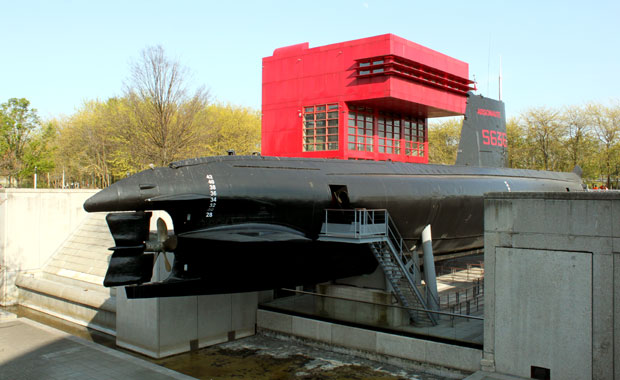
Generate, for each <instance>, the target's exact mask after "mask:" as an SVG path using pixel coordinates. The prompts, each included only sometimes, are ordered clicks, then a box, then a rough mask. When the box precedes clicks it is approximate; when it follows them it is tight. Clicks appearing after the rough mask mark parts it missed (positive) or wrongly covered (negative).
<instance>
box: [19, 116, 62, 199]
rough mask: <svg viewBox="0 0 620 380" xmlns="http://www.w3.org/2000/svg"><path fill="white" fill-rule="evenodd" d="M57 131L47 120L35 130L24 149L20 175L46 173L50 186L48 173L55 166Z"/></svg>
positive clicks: (53, 124) (48, 185)
mask: <svg viewBox="0 0 620 380" xmlns="http://www.w3.org/2000/svg"><path fill="white" fill-rule="evenodd" d="M57 132H58V129H57V126H56V124H55V123H53V122H47V123H45V125H43V126H42V127H41V128H40V129H38V130H37V131H35V133H34V134H33V135H32V138H31V139H30V141H29V142H28V145H27V146H26V148H25V150H24V156H23V169H22V171H21V175H22V177H26V176H27V177H30V176H32V175H33V174H35V173H37V174H39V175H42V174H47V178H48V181H47V187H50V181H49V174H50V172H52V171H53V170H54V167H55V163H54V156H55V152H56V147H55V146H54V144H55V140H56V137H57ZM39 178H40V177H39Z"/></svg>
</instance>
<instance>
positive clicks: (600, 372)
mask: <svg viewBox="0 0 620 380" xmlns="http://www.w3.org/2000/svg"><path fill="white" fill-rule="evenodd" d="M484 225H485V326H484V356H483V360H482V362H481V364H482V367H483V369H484V370H486V371H488V372H496V373H499V374H505V375H512V376H519V377H523V378H529V377H530V376H536V378H551V379H580V380H583V379H620V288H618V286H617V284H620V193H611V192H608V193H605V192H596V193H572V192H571V193H569V192H567V193H501V194H500V193H497V194H487V195H486V197H485V221H484ZM616 328H618V331H619V333H618V334H615V329H616Z"/></svg>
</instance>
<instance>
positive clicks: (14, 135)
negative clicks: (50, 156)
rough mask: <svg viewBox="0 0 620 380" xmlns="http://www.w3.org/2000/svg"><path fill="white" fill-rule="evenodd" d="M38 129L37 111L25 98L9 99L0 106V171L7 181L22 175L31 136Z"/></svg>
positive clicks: (18, 178)
mask: <svg viewBox="0 0 620 380" xmlns="http://www.w3.org/2000/svg"><path fill="white" fill-rule="evenodd" d="M39 127H40V121H39V116H38V115H37V110H36V109H34V108H31V107H30V102H29V101H28V100H27V99H25V98H21V99H18V98H11V99H9V100H8V102H6V103H2V104H1V105H0V170H2V173H3V174H4V175H6V176H7V177H8V179H9V186H10V185H11V182H12V179H13V178H14V179H15V180H16V181H17V185H18V186H19V181H20V179H21V178H22V176H23V175H24V172H23V170H24V169H25V163H24V155H25V154H26V151H27V150H26V148H27V146H28V143H29V142H30V139H31V138H32V135H33V134H34V133H35V132H36V131H37V129H38V128H39Z"/></svg>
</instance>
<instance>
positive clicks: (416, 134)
mask: <svg viewBox="0 0 620 380" xmlns="http://www.w3.org/2000/svg"><path fill="white" fill-rule="evenodd" d="M425 124H426V121H425V120H424V119H414V118H411V119H410V118H404V119H403V140H404V144H405V155H406V156H413V157H424V153H425V152H424V141H425V140H426V139H425V136H424V133H425V131H426V125H425Z"/></svg>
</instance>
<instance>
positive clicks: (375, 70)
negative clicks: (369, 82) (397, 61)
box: [372, 69, 383, 73]
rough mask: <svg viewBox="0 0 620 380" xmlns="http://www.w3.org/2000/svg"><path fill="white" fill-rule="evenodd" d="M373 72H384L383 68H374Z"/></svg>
mask: <svg viewBox="0 0 620 380" xmlns="http://www.w3.org/2000/svg"><path fill="white" fill-rule="evenodd" d="M372 72H373V73H382V72H383V69H374V70H373V71H372Z"/></svg>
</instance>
